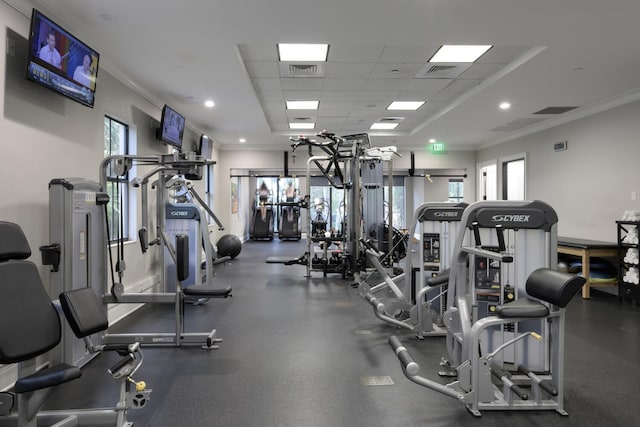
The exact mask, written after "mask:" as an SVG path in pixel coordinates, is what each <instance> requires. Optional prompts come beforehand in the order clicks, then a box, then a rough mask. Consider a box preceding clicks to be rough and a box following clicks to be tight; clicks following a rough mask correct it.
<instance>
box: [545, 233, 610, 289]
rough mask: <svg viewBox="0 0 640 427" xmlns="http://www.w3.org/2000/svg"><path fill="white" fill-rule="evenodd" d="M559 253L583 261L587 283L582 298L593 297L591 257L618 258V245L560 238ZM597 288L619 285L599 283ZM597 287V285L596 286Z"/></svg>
mask: <svg viewBox="0 0 640 427" xmlns="http://www.w3.org/2000/svg"><path fill="white" fill-rule="evenodd" d="M558 253H560V254H567V255H575V256H578V257H580V258H581V259H582V277H584V278H585V279H586V280H587V282H586V283H585V285H584V286H583V287H582V298H590V297H591V282H590V281H589V262H590V258H591V257H601V258H617V257H618V245H617V244H616V243H611V242H602V241H599V240H588V239H577V238H574V237H558ZM596 285H597V286H618V284H617V283H597V284H596ZM594 286H595V285H594Z"/></svg>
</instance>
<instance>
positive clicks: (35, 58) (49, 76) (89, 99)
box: [27, 9, 100, 107]
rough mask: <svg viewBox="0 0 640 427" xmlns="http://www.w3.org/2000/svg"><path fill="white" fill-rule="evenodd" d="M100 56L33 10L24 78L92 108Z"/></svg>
mask: <svg viewBox="0 0 640 427" xmlns="http://www.w3.org/2000/svg"><path fill="white" fill-rule="evenodd" d="M99 61H100V54H99V53H98V52H96V51H95V50H93V49H91V48H90V47H89V46H87V45H86V44H84V43H83V42H82V41H81V40H79V39H78V38H76V37H74V36H73V35H72V34H71V33H69V32H68V31H66V30H65V29H63V28H62V27H61V26H60V25H58V24H56V23H55V22H53V21H52V20H51V19H49V18H47V17H46V16H44V15H43V14H42V13H40V12H39V11H38V10H36V9H33V13H32V16H31V29H30V32H29V52H28V63H27V79H29V80H31V81H33V82H35V83H37V84H40V85H42V86H45V87H47V88H49V89H52V90H54V91H56V92H58V93H60V94H62V95H65V96H67V97H69V98H71V99H73V100H74V101H78V102H80V103H82V104H84V105H87V106H89V107H93V105H94V102H95V99H94V95H95V90H96V81H97V78H98V63H99Z"/></svg>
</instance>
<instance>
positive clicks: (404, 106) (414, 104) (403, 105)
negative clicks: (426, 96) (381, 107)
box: [387, 101, 424, 111]
mask: <svg viewBox="0 0 640 427" xmlns="http://www.w3.org/2000/svg"><path fill="white" fill-rule="evenodd" d="M423 104H424V101H393V102H392V103H391V104H389V106H388V107H387V110H413V111H415V110H417V109H418V108H420V107H422V105H423Z"/></svg>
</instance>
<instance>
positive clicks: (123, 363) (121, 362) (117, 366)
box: [109, 353, 135, 375]
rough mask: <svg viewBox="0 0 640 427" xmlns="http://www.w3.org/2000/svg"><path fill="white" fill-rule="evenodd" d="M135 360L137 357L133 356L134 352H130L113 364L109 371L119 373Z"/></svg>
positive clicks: (112, 373)
mask: <svg viewBox="0 0 640 427" xmlns="http://www.w3.org/2000/svg"><path fill="white" fill-rule="evenodd" d="M134 360H135V357H134V356H133V354H131V353H129V354H127V355H126V356H125V357H123V358H122V359H120V360H119V361H118V362H116V364H115V365H113V366H112V367H111V368H109V373H110V374H111V375H114V374H117V373H118V372H120V371H121V370H122V369H123V368H124V367H125V366H127V365H129V364H130V363H131V362H133V361H134Z"/></svg>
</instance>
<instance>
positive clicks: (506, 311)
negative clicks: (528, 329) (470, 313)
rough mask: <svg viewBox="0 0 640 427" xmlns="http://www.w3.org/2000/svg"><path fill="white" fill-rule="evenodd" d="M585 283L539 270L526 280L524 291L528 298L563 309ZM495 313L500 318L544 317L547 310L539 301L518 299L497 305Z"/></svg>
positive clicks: (560, 273) (574, 278)
mask: <svg viewBox="0 0 640 427" xmlns="http://www.w3.org/2000/svg"><path fill="white" fill-rule="evenodd" d="M585 283H586V280H585V279H584V278H583V277H580V276H575V275H572V274H568V273H562V272H559V271H556V270H551V269H550V268H539V269H537V270H534V271H533V272H532V273H531V274H530V275H529V277H528V278H527V284H526V289H527V294H528V295H529V296H530V297H533V298H537V299H539V300H541V301H544V302H546V303H549V304H553V305H555V306H558V307H561V308H564V307H566V306H567V304H569V301H571V298H573V296H574V295H575V294H576V293H578V291H579V290H580V289H581V288H582V286H584V284H585ZM496 313H497V314H498V316H499V317H502V318H515V317H546V316H548V315H549V308H548V307H547V306H546V305H545V304H542V303H541V302H539V301H536V300H532V299H527V298H520V299H517V300H515V301H511V302H509V303H507V304H503V305H499V306H498V307H496Z"/></svg>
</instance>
